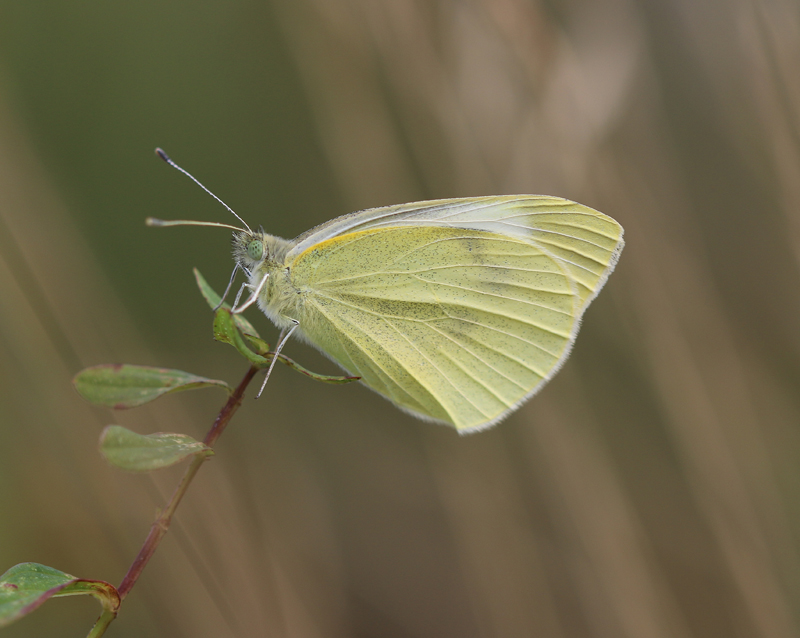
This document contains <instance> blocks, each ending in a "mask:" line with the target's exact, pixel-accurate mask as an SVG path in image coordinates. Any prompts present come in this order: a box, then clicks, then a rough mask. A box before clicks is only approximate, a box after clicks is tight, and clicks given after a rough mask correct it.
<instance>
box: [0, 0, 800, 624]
mask: <svg viewBox="0 0 800 638" xmlns="http://www.w3.org/2000/svg"><path fill="white" fill-rule="evenodd" d="M155 146H163V147H164V148H165V149H166V150H167V152H169V153H170V154H171V155H172V156H173V158H174V159H175V160H176V161H178V162H179V163H181V164H183V165H184V166H185V167H186V168H187V169H189V170H190V171H192V172H193V173H194V174H195V175H196V176H197V177H198V178H199V179H201V180H202V181H204V182H205V183H206V185H207V186H208V187H209V188H211V189H212V190H214V191H215V192H216V193H217V194H218V195H219V196H220V197H222V198H223V199H224V200H225V201H226V202H227V203H228V204H230V205H231V206H232V207H233V208H234V209H235V210H237V211H238V212H239V213H240V214H241V215H242V216H243V217H244V218H245V219H247V220H248V221H249V222H250V224H251V225H258V224H263V225H264V227H265V228H266V229H267V230H268V231H269V232H271V233H274V234H278V235H281V236H284V237H293V236H295V235H297V234H299V233H301V232H303V231H305V230H306V229H308V228H310V227H311V226H313V225H315V224H318V223H321V222H323V221H325V220H327V219H329V218H332V217H334V216H337V215H340V214H343V213H346V212H349V211H351V210H356V209H360V208H365V207H369V206H380V205H387V204H394V203H401V202H406V201H412V200H417V199H426V198H440V197H460V196H468V195H483V194H501V193H546V194H551V195H560V196H563V197H568V198H571V199H575V200H578V201H580V202H582V203H585V204H587V205H590V206H593V207H595V208H598V209H599V210H602V211H604V212H606V213H608V214H609V215H611V216H613V217H614V218H616V219H617V220H619V221H620V222H621V223H622V225H623V226H624V227H625V229H626V240H627V247H626V249H625V251H624V253H623V255H622V259H621V261H620V264H619V267H618V268H617V271H616V273H615V274H614V275H613V276H612V277H611V279H610V281H609V283H608V285H607V287H606V289H605V290H604V291H603V293H602V294H601V295H600V297H599V298H598V299H597V301H596V302H595V303H594V304H593V306H592V308H591V309H590V310H589V312H588V313H587V315H586V317H585V321H584V327H583V330H582V333H581V335H580V337H579V339H578V342H577V344H576V348H575V350H574V353H573V355H572V357H571V359H570V361H569V362H568V363H567V365H566V366H565V367H564V369H563V370H562V372H561V373H560V374H559V375H558V376H557V377H556V378H555V379H554V380H553V381H552V382H551V384H550V385H549V386H548V387H547V388H546V389H545V390H544V391H543V392H542V393H541V394H540V395H539V396H537V397H536V398H535V399H534V400H533V401H531V402H530V403H529V404H528V405H526V406H525V407H524V408H523V409H521V410H520V411H519V412H518V413H515V414H514V415H513V416H512V417H511V418H509V419H508V420H507V422H505V423H503V424H501V425H499V426H498V427H496V428H494V429H492V430H490V431H488V432H485V433H481V434H476V435H472V436H467V437H459V436H458V435H457V434H456V433H455V432H454V431H451V430H448V429H446V428H442V427H437V426H432V425H428V424H424V423H421V422H418V421H415V420H413V419H411V418H410V417H407V416H405V415H404V414H402V413H400V412H399V411H397V410H396V409H394V408H393V407H392V406H391V405H390V404H388V403H386V402H385V401H383V400H382V399H380V398H379V397H377V396H376V395H373V394H372V393H370V392H369V391H367V390H365V389H363V388H361V387H357V386H346V387H333V386H324V385H321V384H316V383H313V382H311V381H309V380H308V379H305V378H303V377H301V376H299V375H296V374H293V373H291V371H289V370H288V369H286V368H279V369H278V370H277V374H275V375H274V377H273V380H272V382H271V383H270V387H269V388H268V391H267V393H266V396H265V398H263V399H262V400H260V401H258V402H255V401H252V400H250V399H248V400H246V401H245V405H244V408H243V410H242V411H241V412H240V414H239V415H238V416H237V418H236V420H235V421H234V422H233V424H232V426H231V428H230V429H229V430H228V432H226V434H225V436H224V437H223V438H222V439H221V440H220V442H219V445H218V447H217V450H218V453H217V456H216V457H215V458H214V459H213V461H212V462H210V463H208V464H207V465H206V467H204V468H203V470H202V472H201V474H200V476H199V477H198V480H197V482H196V484H195V485H193V486H192V489H191V490H190V492H189V494H188V497H187V499H186V500H185V502H184V503H183V505H182V506H181V508H180V510H179V512H178V517H177V521H176V524H175V525H174V528H173V531H171V532H170V534H169V535H168V537H167V539H166V540H165V542H164V543H163V545H162V547H161V549H160V550H159V552H158V553H157V555H156V557H155V558H154V560H153V561H152V563H151V564H150V565H149V566H148V568H147V570H146V571H145V573H144V576H143V578H142V579H141V580H140V582H139V583H138V585H137V586H136V588H135V589H134V590H133V592H132V594H131V596H130V597H129V598H128V599H127V601H126V603H125V605H124V607H123V610H122V614H121V616H120V618H119V620H118V621H117V622H116V623H115V624H114V625H113V626H112V628H111V630H110V631H109V634H108V635H109V636H112V635H113V636H118V637H120V638H122V637H126V636H131V637H133V636H148V637H153V638H155V637H162V636H163V637H189V636H191V637H206V636H208V637H212V636H213V637H218V636H269V637H287V638H323V637H324V638H339V637H341V638H346V637H348V638H349V637H354V638H356V637H357V638H372V637H374V638H379V637H380V638H451V637H452V638H455V637H458V638H485V637H492V638H495V637H496V638H506V637H508V638H517V637H519V638H527V637H544V638H550V637H553V638H579V637H601V638H605V637H608V638H619V637H630V638H662V637H663V638H667V637H670V638H671V637H679V638H690V637H695V638H701V637H702V638H710V637H726V638H727V637H731V636H736V637H741V638H750V637H764V638H789V637H792V636H797V635H798V626H799V625H800V617H799V615H800V606H799V605H800V551H799V550H800V544H799V542H798V541H799V540H800V538H798V536H799V534H798V532H799V531H800V527H799V526H800V394H799V393H798V390H799V389H800V268H799V267H800V5H798V3H797V2H796V0H724V1H723V0H707V1H706V2H697V1H696V0H541V1H536V0H460V1H456V0H451V1H446V0H439V1H435V0H434V1H431V2H422V1H419V0H416V1H415V0H379V1H372V2H370V1H367V0H273V1H272V2H266V3H261V2H255V1H247V0H243V1H240V2H223V1H221V0H208V1H206V2H194V3H193V2H180V1H177V0H168V1H166V2H165V1H161V2H155V1H154V0H140V1H138V2H132V3H116V2H103V1H101V0H86V1H84V2H79V3H74V2H58V1H56V0H49V1H44V2H14V1H13V0H6V1H5V2H0V293H1V294H0V406H1V409H0V571H4V570H5V569H7V568H8V567H10V566H12V565H13V564H15V563H18V562H22V561H36V562H42V563H46V564H49V565H52V566H54V567H57V568H59V569H62V570H65V571H67V572H70V573H73V574H76V575H78V576H83V577H89V578H101V579H106V580H109V581H111V582H113V583H115V584H116V583H119V581H120V580H121V578H122V576H123V574H124V573H125V571H126V569H127V567H128V565H129V563H130V561H131V560H132V559H133V557H134V556H135V554H136V552H137V551H138V548H139V546H140V544H141V542H142V540H143V539H144V537H145V535H146V533H147V530H148V527H149V525H150V522H151V521H152V519H153V517H154V516H155V512H156V510H157V508H158V507H160V506H161V505H162V504H163V502H164V498H165V496H166V495H167V494H168V493H169V492H170V491H171V489H172V486H173V485H174V484H175V483H176V481H177V480H178V477H179V476H180V473H181V469H177V468H175V469H170V470H165V471H162V472H161V473H159V474H156V475H152V476H138V475H129V474H123V473H121V472H118V471H115V470H113V469H111V468H109V467H107V466H106V465H105V463H104V462H103V461H102V460H101V459H100V458H99V456H98V454H97V452H96V441H97V436H98V434H99V432H100V430H101V428H102V427H103V426H104V425H106V424H108V423H120V424H122V425H125V426H127V427H131V428H134V429H136V430H137V431H140V432H143V433H149V432H154V431H178V432H185V433H188V434H192V435H194V436H197V437H200V436H202V435H203V433H204V432H205V430H206V429H207V428H208V426H209V425H210V422H211V420H212V419H213V416H214V414H215V413H216V410H217V409H218V408H219V406H220V405H221V403H222V401H223V399H224V397H223V395H222V394H221V393H220V392H218V391H215V390H208V391H206V392H203V393H199V392H198V393H187V394H184V395H178V396H175V397H169V398H166V399H162V400H161V401H160V402H157V403H154V404H152V406H151V407H148V408H142V409H139V410H135V411H131V412H124V413H114V414H112V413H110V412H104V411H102V410H97V409H94V408H91V407H90V406H88V405H86V404H85V403H83V402H82V401H81V400H80V399H79V398H78V397H77V396H76V395H75V393H74V391H73V390H72V388H71V385H70V379H71V377H72V376H73V375H74V374H75V373H76V372H77V371H78V370H80V369H81V368H82V367H85V366H89V365H94V364H98V363H107V362H128V363H139V364H150V365H160V366H165V367H175V368H181V369H186V370H189V371H192V372H195V373H197V374H203V375H206V376H211V377H216V378H223V379H226V380H228V381H230V382H232V383H234V382H237V381H238V379H239V378H240V377H241V376H242V375H243V373H244V371H245V365H244V363H243V361H242V360H241V359H240V358H239V357H238V355H237V354H236V353H235V352H234V351H233V350H232V349H230V348H227V347H226V346H223V345H220V344H216V343H215V342H213V341H212V340H211V314H210V312H209V310H208V308H207V306H206V305H205V303H204V302H203V300H202V299H201V297H200V295H199V294H198V292H197V290H196V288H195V286H194V283H193V279H192V275H191V267H192V266H195V265H196V266H199V267H200V268H201V269H202V271H203V273H204V274H205V275H206V277H207V278H208V279H209V280H210V281H211V282H212V283H213V284H214V285H215V286H216V287H217V288H222V287H223V286H224V284H225V283H226V282H227V277H228V275H229V272H230V267H231V261H230V255H229V238H228V235H227V233H226V232H225V231H222V230H216V229H205V228H184V229H163V230H158V229H148V228H146V227H145V226H144V224H143V220H144V218H145V217H146V216H148V215H155V216H159V217H166V218H186V217H188V218H195V219H204V220H216V221H224V222H229V221H231V220H230V219H229V218H228V216H227V213H226V212H225V211H224V210H223V209H222V208H221V207H220V206H218V205H217V204H216V203H215V202H213V201H212V200H211V199H210V198H209V197H208V196H207V195H205V194H204V193H202V192H201V191H200V190H199V189H198V188H197V187H195V186H193V185H192V184H191V183H190V182H189V181H188V180H187V179H185V178H184V177H182V176H181V175H179V174H178V173H177V172H175V171H172V170H170V169H169V168H168V167H166V166H165V165H164V164H163V163H162V162H160V161H158V160H157V159H156V158H155V156H154V155H153V148H154V147H155ZM250 317H251V318H252V319H253V320H254V321H255V322H256V324H257V325H258V326H259V327H261V328H263V332H264V333H266V334H269V335H270V337H271V338H273V339H274V335H275V332H274V330H272V329H271V328H270V327H268V322H267V320H266V319H264V318H263V317H261V318H259V316H258V314H257V313H256V312H251V313H250ZM287 352H288V353H289V354H290V356H293V357H295V358H297V359H298V360H299V361H300V362H301V363H303V364H305V365H308V366H309V367H312V368H315V369H319V370H321V371H326V372H332V371H333V368H332V366H331V364H329V363H328V362H327V361H326V360H324V359H323V358H322V357H321V356H319V355H317V354H316V353H314V352H313V351H311V350H309V349H308V348H305V347H304V346H301V345H298V344H297V343H293V344H290V346H289V348H288V350H287ZM97 611H98V610H97V605H96V603H95V602H94V601H92V600H82V599H67V600H56V601H52V602H50V603H48V604H46V605H45V606H44V607H43V608H42V609H40V610H38V611H37V612H36V613H34V614H33V615H31V616H30V617H28V618H26V619H24V620H22V621H20V622H19V623H18V624H15V625H13V626H12V627H10V628H8V629H7V630H5V632H4V633H3V636H8V637H9V638H11V637H28V636H32V637H38V636H84V635H86V633H87V631H88V630H89V627H90V626H91V624H92V623H93V621H94V619H95V617H96V615H97Z"/></svg>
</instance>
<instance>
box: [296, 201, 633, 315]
mask: <svg viewBox="0 0 800 638" xmlns="http://www.w3.org/2000/svg"><path fill="white" fill-rule="evenodd" d="M398 226H413V227H417V226H434V227H443V228H469V229H474V230H484V231H487V232H490V233H495V234H499V235H506V236H508V237H515V238H517V239H521V240H522V241H525V242H529V243H534V244H536V245H537V246H539V247H540V248H541V249H542V250H545V251H548V252H549V253H551V254H552V256H553V257H554V258H556V259H559V260H561V261H562V262H563V264H564V267H565V268H566V269H567V271H568V272H569V274H570V276H571V277H572V278H573V279H574V280H575V284H576V286H577V288H578V294H579V295H580V297H581V300H582V302H583V306H584V307H585V306H586V305H587V304H588V303H589V302H590V301H591V300H592V299H593V298H594V296H595V295H596V294H597V293H598V292H599V291H600V288H602V287H603V284H604V283H605V280H606V278H607V277H608V275H610V274H611V271H612V270H613V269H614V266H615V265H616V263H617V259H618V258H619V254H620V252H622V248H623V246H624V242H623V240H622V234H623V231H622V227H621V226H620V225H619V224H618V223H617V222H616V221H614V220H613V219H612V218H611V217H608V216H607V215H604V214H603V213H600V212H598V211H596V210H594V209H592V208H589V207H588V206H583V205H582V204H578V203H576V202H573V201H570V200H567V199H562V198H560V197H551V196H548V195H503V196H487V197H464V198H457V199H440V200H430V201H424V202H412V203H409V204H401V205H398V206H384V207H381V208H370V209H367V210H362V211H358V212H355V213H351V214H349V215H343V216H341V217H337V218H336V219H332V220H330V221H328V222H326V223H324V224H322V225H320V226H317V227H315V228H312V229H311V230H309V231H308V232H306V233H303V234H302V235H300V236H299V237H297V238H295V239H294V240H293V241H292V244H293V247H292V248H291V250H290V251H289V253H288V255H287V258H286V260H287V263H290V262H291V261H293V260H294V259H297V258H299V257H300V255H302V254H303V253H305V252H306V251H307V250H309V249H311V248H313V247H315V246H317V245H318V244H320V243H322V242H325V241H327V240H329V239H332V238H334V237H341V236H343V235H347V234H350V233H356V232H358V231H362V230H375V229H379V228H394V227H398Z"/></svg>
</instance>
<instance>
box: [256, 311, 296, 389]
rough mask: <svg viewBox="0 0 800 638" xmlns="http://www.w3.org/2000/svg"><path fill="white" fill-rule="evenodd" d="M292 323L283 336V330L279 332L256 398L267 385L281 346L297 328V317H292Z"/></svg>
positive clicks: (281, 348)
mask: <svg viewBox="0 0 800 638" xmlns="http://www.w3.org/2000/svg"><path fill="white" fill-rule="evenodd" d="M292 323H293V324H294V325H293V326H292V327H291V328H289V330H288V332H286V335H285V336H284V335H283V332H281V337H282V338H279V339H278V347H277V348H275V353H274V354H273V355H272V362H271V363H270V364H269V368H267V376H265V377H264V383H262V384H261V389H260V390H259V391H258V394H257V395H256V399H257V398H258V397H260V396H261V393H262V392H263V391H264V388H265V387H266V386H267V381H269V375H271V374H272V368H274V367H275V362H276V361H277V360H278V355H279V354H280V353H281V350H283V346H284V345H285V344H286V342H287V341H288V340H289V337H291V336H292V333H293V332H294V331H295V328H297V326H299V325H300V322H299V321H297V319H292Z"/></svg>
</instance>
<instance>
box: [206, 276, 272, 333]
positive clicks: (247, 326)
mask: <svg viewBox="0 0 800 638" xmlns="http://www.w3.org/2000/svg"><path fill="white" fill-rule="evenodd" d="M193 270H194V278H195V280H196V281H197V287H198V288H200V292H201V293H202V294H203V297H205V300H206V301H207V302H208V305H209V306H211V309H212V310H214V309H216V308H217V307H218V306H219V307H220V308H227V309H228V310H230V309H231V307H230V305H229V304H227V303H224V304H222V306H220V305H219V301H220V296H219V295H218V294H217V293H216V292H214V290H213V289H212V288H211V286H209V285H208V282H207V281H206V280H205V278H204V277H203V275H201V274H200V271H199V270H197V268H194V269H193ZM233 321H234V322H235V323H236V326H237V327H238V328H239V330H241V331H242V332H243V333H244V334H246V335H252V336H254V337H258V333H257V332H256V329H255V328H254V327H253V324H251V323H250V322H249V321H248V320H247V319H245V318H244V315H240V314H236V315H233Z"/></svg>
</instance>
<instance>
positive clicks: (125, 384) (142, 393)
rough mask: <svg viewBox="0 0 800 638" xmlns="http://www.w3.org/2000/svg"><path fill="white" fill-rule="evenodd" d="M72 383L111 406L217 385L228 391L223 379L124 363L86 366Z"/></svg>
mask: <svg viewBox="0 0 800 638" xmlns="http://www.w3.org/2000/svg"><path fill="white" fill-rule="evenodd" d="M72 383H73V384H74V385H75V389H76V390H77V391H78V393H79V394H80V395H81V396H82V397H83V398H84V399H86V400H87V401H88V402H89V403H93V404H94V405H102V406H106V407H109V408H114V409H115V410H122V409H126V408H135V407H136V406H139V405H143V404H144V403H148V402H150V401H153V400H154V399H157V398H158V397H160V396H162V395H164V394H169V393H170V392H180V391H182V390H196V389H198V388H207V387H211V386H219V387H221V388H225V389H226V390H227V391H228V392H229V393H230V392H231V391H232V390H231V387H230V386H229V385H228V384H227V383H225V382H224V381H217V380H216V379H206V378H205V377H198V376H196V375H194V374H189V373H188V372H182V371H181V370H170V369H167V368H151V367H148V366H134V365H127V364H125V365H113V364H105V365H100V366H94V367H92V368H86V369H85V370H83V371H81V372H79V373H78V374H77V375H76V376H75V378H74V379H73V381H72Z"/></svg>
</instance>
